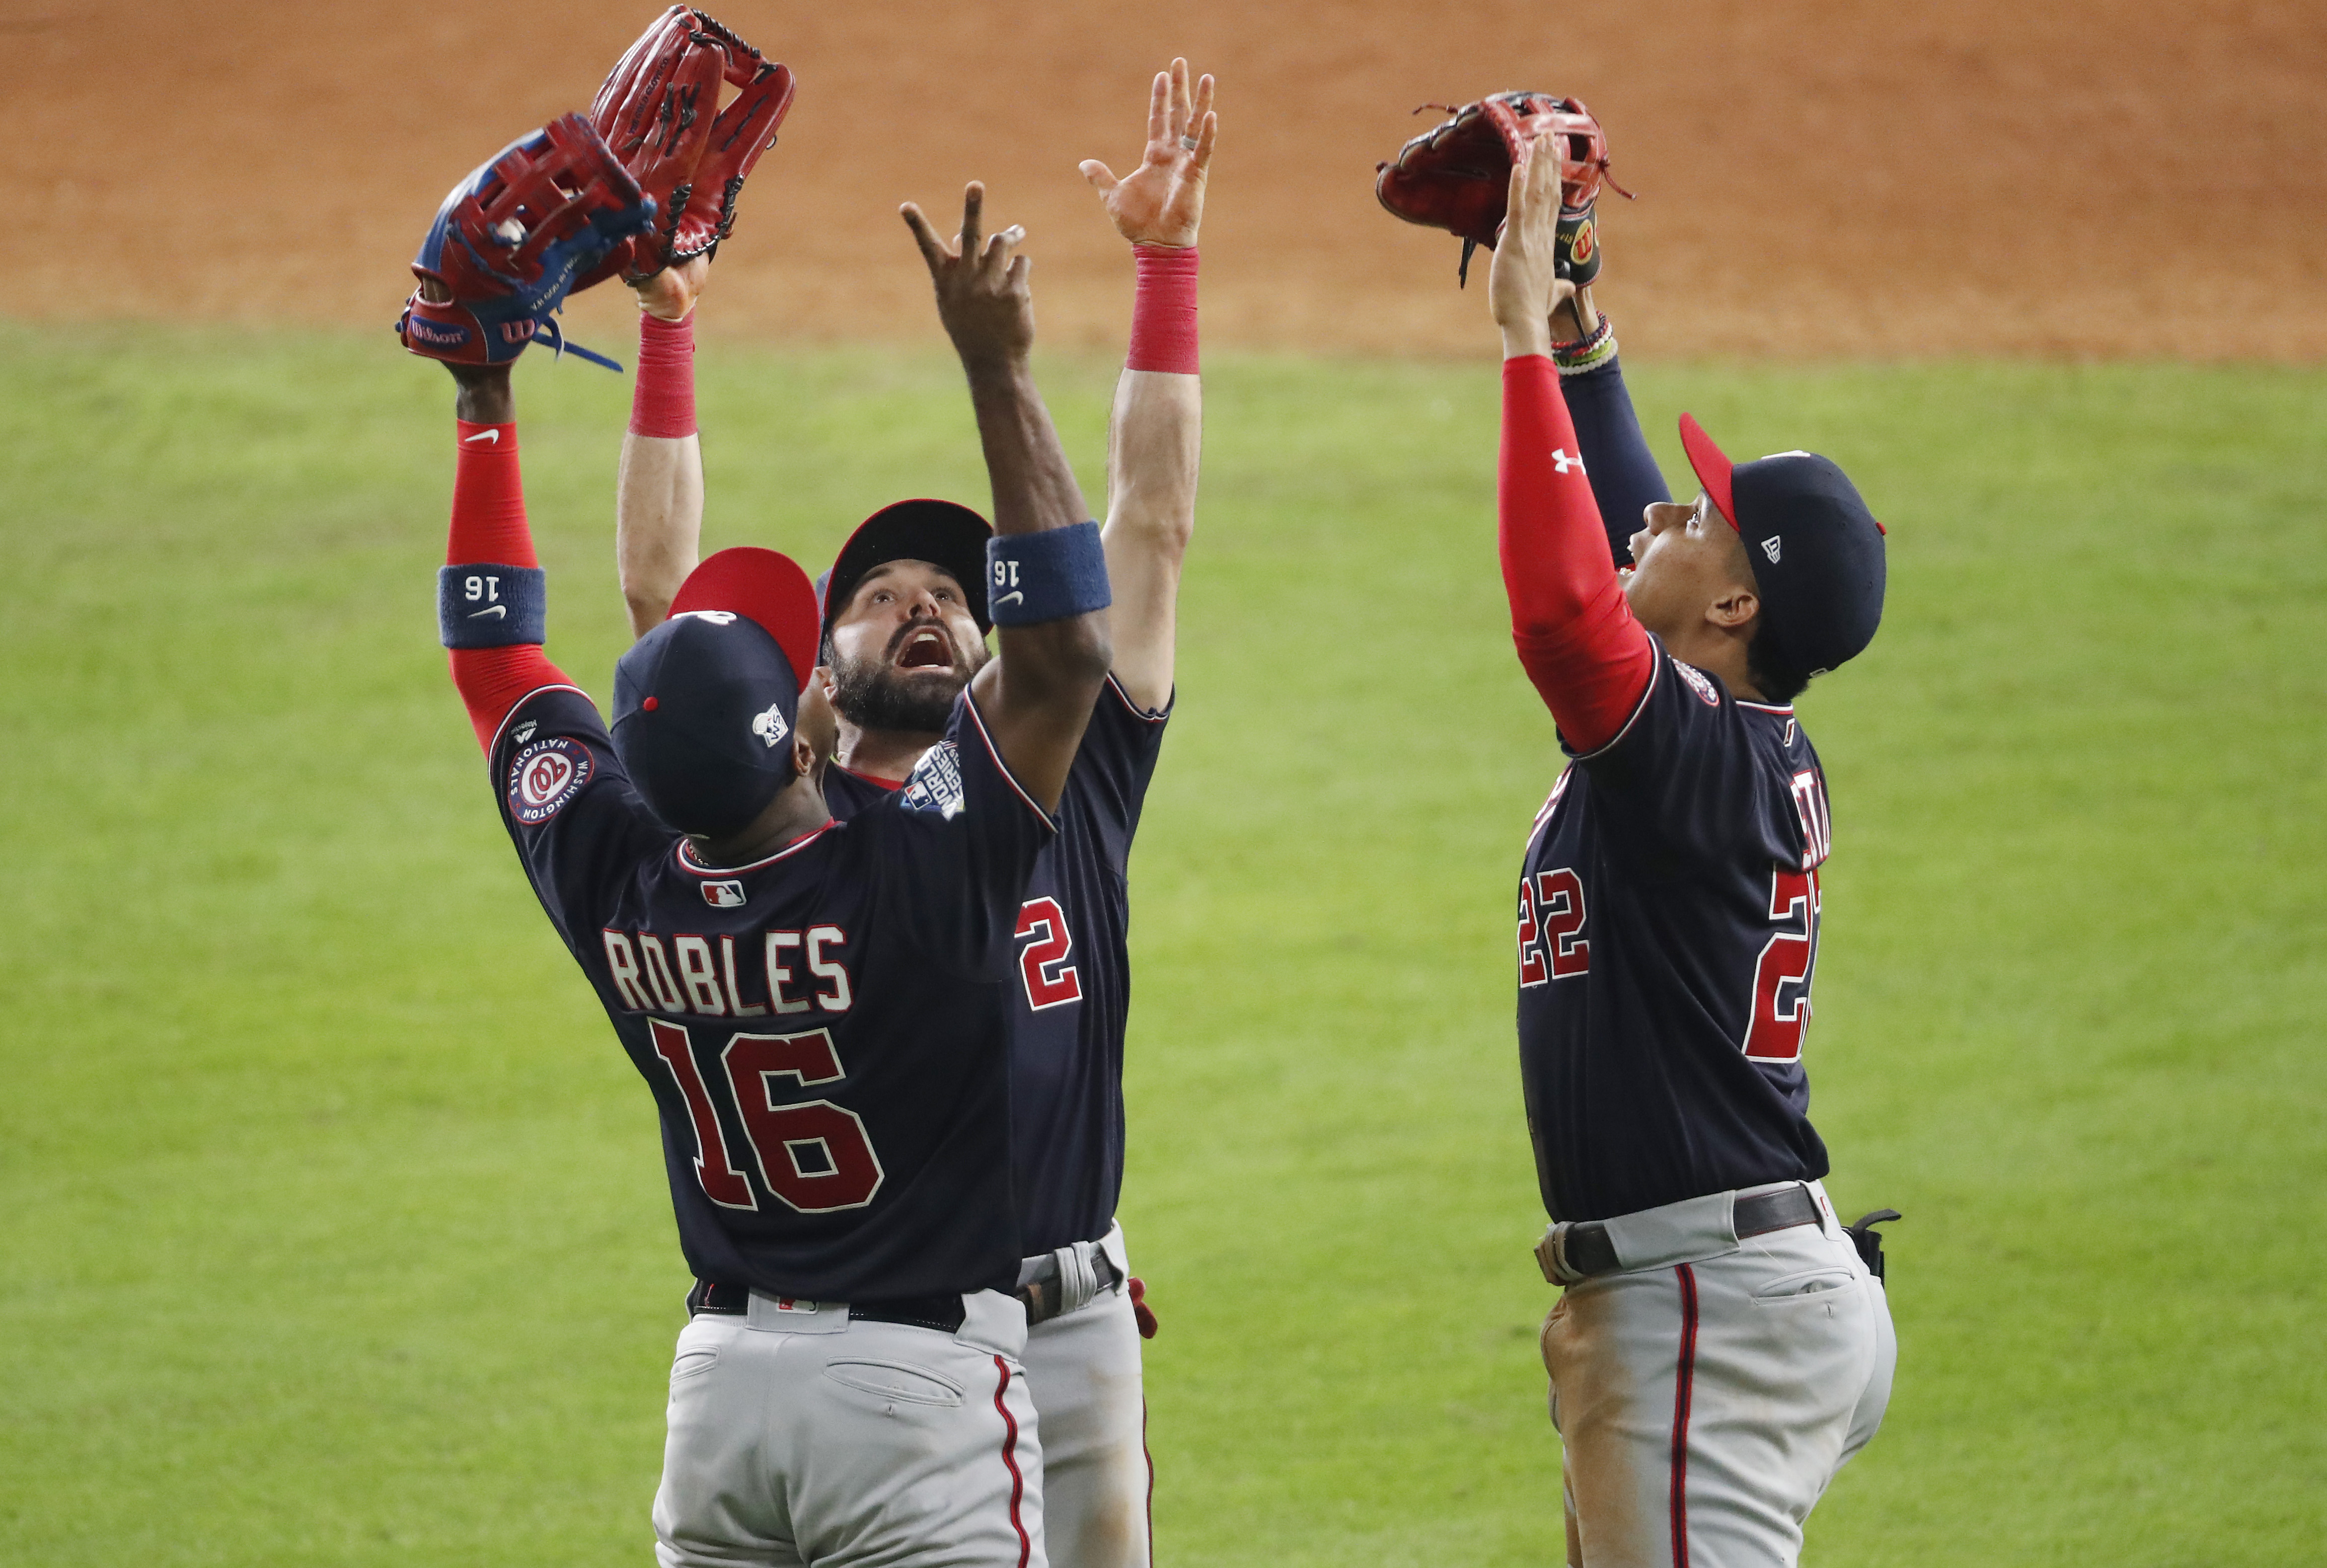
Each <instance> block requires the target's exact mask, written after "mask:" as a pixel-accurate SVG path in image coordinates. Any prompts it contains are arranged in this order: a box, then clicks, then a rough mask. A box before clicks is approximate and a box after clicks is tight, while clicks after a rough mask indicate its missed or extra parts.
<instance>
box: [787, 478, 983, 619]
mask: <svg viewBox="0 0 2327 1568" xmlns="http://www.w3.org/2000/svg"><path fill="white" fill-rule="evenodd" d="M992 537H994V528H993V526H992V525H991V524H989V523H988V522H987V521H986V519H985V518H981V517H979V516H978V515H977V513H976V512H974V511H972V510H970V509H968V508H967V507H966V506H963V505H962V504H961V503H960V502H958V501H937V500H910V501H897V502H894V503H892V504H891V505H889V506H885V507H883V508H882V509H880V510H879V511H877V512H874V514H873V515H872V516H871V517H869V518H865V519H864V521H863V522H861V523H859V524H857V525H856V531H855V533H853V534H851V535H849V536H848V543H846V544H845V545H843V546H840V554H839V555H835V556H834V557H833V558H832V570H830V571H829V572H827V573H826V574H824V575H823V576H821V577H819V578H818V579H817V580H816V592H817V603H818V608H819V609H821V610H822V611H823V613H824V634H825V635H826V636H827V637H829V636H831V635H832V618H833V617H834V616H835V615H836V614H837V613H839V611H840V610H841V609H842V608H843V607H844V606H846V604H847V602H848V599H849V595H851V594H852V593H855V592H856V584H857V583H861V582H863V581H864V574H866V573H867V572H870V571H871V570H873V568H874V567H875V566H885V565H888V564H889V563H890V562H892V561H927V562H928V563H929V564H930V565H932V566H942V567H944V568H945V569H946V570H947V571H948V572H950V573H951V574H953V577H954V581H956V582H958V583H960V584H961V595H962V600H963V602H965V603H967V605H968V606H969V612H970V614H971V615H973V616H975V617H977V630H980V631H991V630H994V620H993V618H992V617H991V616H989V615H988V614H987V613H986V540H988V539H990V538H992Z"/></svg>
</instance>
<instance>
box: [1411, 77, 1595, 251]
mask: <svg viewBox="0 0 2327 1568" xmlns="http://www.w3.org/2000/svg"><path fill="white" fill-rule="evenodd" d="M1446 107H1447V106H1446V105H1444V104H1425V105H1423V106H1422V108H1425V109H1428V108H1436V109H1444V108H1446ZM1421 112H1422V109H1416V110H1415V113H1416V114H1420V113H1421ZM1448 112H1449V113H1450V114H1451V115H1452V116H1453V117H1452V118H1450V119H1448V120H1446V121H1444V123H1442V124H1440V125H1439V126H1436V127H1435V128H1434V129H1432V130H1429V131H1427V132H1425V133H1424V134H1423V135H1418V136H1416V137H1415V138H1414V140H1412V141H1410V142H1408V143H1406V145H1405V146H1403V147H1400V148H1399V149H1398V153H1397V157H1396V158H1394V159H1392V160H1390V161H1389V162H1388V163H1383V164H1379V165H1378V170H1379V173H1378V174H1377V175H1376V177H1375V179H1374V194H1375V195H1376V196H1378V197H1379V198H1380V199H1381V204H1382V205H1383V206H1384V207H1386V208H1388V210H1390V211H1391V212H1393V213H1395V214H1396V215H1397V216H1398V217H1400V218H1403V219H1406V221H1407V222H1408V223H1419V224H1422V225H1423V226H1424V227H1425V228H1429V229H1447V230H1449V231H1451V232H1453V233H1454V234H1458V235H1460V236H1462V238H1463V264H1462V266H1461V268H1460V270H1459V271H1458V273H1457V277H1458V278H1459V279H1460V280H1461V281H1463V282H1468V281H1469V280H1470V275H1471V253H1472V251H1473V250H1475V249H1477V248H1478V247H1480V246H1482V245H1483V246H1485V247H1487V248H1488V249H1490V250H1492V249H1493V248H1494V247H1495V238H1496V236H1498V235H1499V234H1500V233H1501V232H1502V228H1503V214H1504V210H1505V209H1506V208H1507V207H1508V206H1509V203H1510V187H1511V165H1512V163H1515V162H1517V161H1518V158H1519V153H1520V151H1521V150H1522V149H1523V148H1525V147H1526V146H1527V145H1528V143H1529V142H1531V141H1533V140H1534V139H1535V138H1536V137H1537V135H1541V134H1542V133H1544V132H1546V131H1550V132H1554V133H1556V138H1557V145H1558V147H1559V275H1560V276H1562V277H1564V278H1568V279H1572V280H1573V281H1574V282H1575V284H1576V285H1577V286H1579V287H1581V286H1583V285H1587V284H1589V283H1590V282H1591V281H1592V280H1593V278H1595V277H1597V276H1599V275H1600V244H1599V233H1598V227H1599V226H1598V224H1597V223H1596V222H1595V221H1594V219H1593V206H1594V204H1595V203H1596V202H1597V201H1599V198H1600V186H1601V184H1602V182H1606V184H1607V185H1608V187H1609V189H1611V190H1612V191H1615V192H1616V193H1617V194H1618V195H1620V196H1622V197H1624V198H1625V199H1626V200H1628V201H1629V200H1630V199H1631V194H1632V193H1631V191H1627V190H1625V189H1624V188H1623V187H1622V186H1621V185H1619V184H1617V183H1616V182H1615V181H1613V180H1612V179H1609V177H1608V137H1607V134H1606V133H1605V132H1603V130H1601V128H1600V122H1599V121H1598V120H1596V119H1593V117H1592V111H1591V110H1590V109H1587V108H1585V107H1584V103H1583V100H1581V99H1580V98H1554V97H1552V96H1551V95H1550V94H1549V93H1541V92H1499V93H1497V94H1495V95H1494V96H1493V97H1492V98H1481V99H1480V100H1479V101H1478V102H1477V103H1474V104H1469V105H1466V106H1464V107H1462V108H1459V109H1451V110H1449V111H1448Z"/></svg>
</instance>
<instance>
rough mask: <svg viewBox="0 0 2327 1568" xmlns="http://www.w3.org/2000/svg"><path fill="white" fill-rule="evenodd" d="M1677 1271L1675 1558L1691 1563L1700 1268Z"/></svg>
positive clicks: (1680, 1564)
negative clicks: (1691, 1438)
mask: <svg viewBox="0 0 2327 1568" xmlns="http://www.w3.org/2000/svg"><path fill="white" fill-rule="evenodd" d="M1673 1273H1674V1274H1676V1275H1677V1276H1678V1277H1679V1280H1680V1363H1679V1366H1678V1367H1677V1370H1676V1372H1675V1374H1674V1377H1673V1429H1672V1560H1673V1563H1674V1568H1687V1564H1688V1405H1689V1395H1690V1393H1691V1392H1692V1388H1691V1386H1692V1385H1693V1384H1694V1383H1695V1382H1696V1271H1695V1270H1694V1269H1692V1268H1690V1267H1689V1266H1688V1265H1687V1264H1681V1265H1677V1266H1676V1267H1675V1268H1674V1270H1673Z"/></svg>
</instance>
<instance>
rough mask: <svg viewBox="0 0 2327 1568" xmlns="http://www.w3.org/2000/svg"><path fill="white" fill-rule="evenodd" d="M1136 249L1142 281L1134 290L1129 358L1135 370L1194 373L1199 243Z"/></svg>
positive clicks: (1136, 258)
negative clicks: (1184, 245)
mask: <svg viewBox="0 0 2327 1568" xmlns="http://www.w3.org/2000/svg"><path fill="white" fill-rule="evenodd" d="M1131 255H1132V257H1133V260H1134V262H1135V264H1136V265H1137V266H1138V268H1139V285H1138V289H1137V292H1136V293H1135V294H1133V295H1132V302H1131V353H1130V356H1129V357H1128V358H1127V359H1126V360H1125V364H1126V366H1127V367H1128V368H1129V369H1134V370H1163V371H1166V372H1168V373H1170V374H1172V375H1174V376H1193V375H1195V374H1196V373H1197V372H1196V247H1194V246H1189V247H1186V248H1184V249H1180V248H1175V247H1171V246H1165V245H1135V246H1133V247H1131Z"/></svg>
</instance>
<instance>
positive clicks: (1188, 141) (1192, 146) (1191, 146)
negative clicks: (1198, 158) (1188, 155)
mask: <svg viewBox="0 0 2327 1568" xmlns="http://www.w3.org/2000/svg"><path fill="white" fill-rule="evenodd" d="M1180 145H1182V146H1183V147H1185V148H1187V149H1188V151H1190V152H1194V151H1195V150H1196V138H1195V137H1193V136H1182V137H1181V138H1180Z"/></svg>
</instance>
